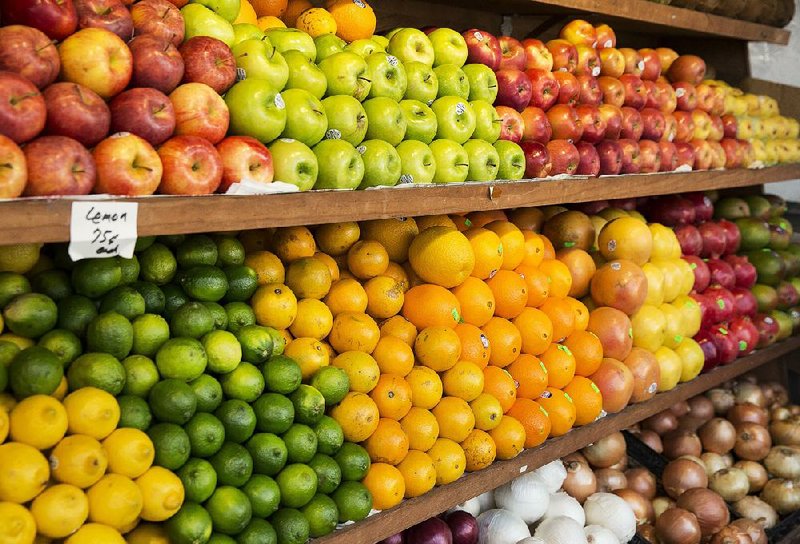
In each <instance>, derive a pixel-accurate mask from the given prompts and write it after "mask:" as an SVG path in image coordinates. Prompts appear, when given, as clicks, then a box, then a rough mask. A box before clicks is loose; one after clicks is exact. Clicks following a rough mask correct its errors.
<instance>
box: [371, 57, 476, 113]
mask: <svg viewBox="0 0 800 544" xmlns="http://www.w3.org/2000/svg"><path fill="white" fill-rule="evenodd" d="M366 62H367V77H368V78H369V80H370V81H371V83H372V85H370V89H369V94H368V95H367V98H376V97H379V96H385V97H387V98H391V99H392V100H394V101H395V102H399V101H400V100H402V99H403V96H404V95H405V93H406V87H407V86H408V78H407V76H406V70H405V68H404V67H403V65H402V64H400V61H398V60H397V58H396V57H393V56H392V55H389V54H388V53H382V52H377V53H373V54H371V55H370V56H368V57H367V58H366ZM449 66H453V65H452V64H451V65H449ZM459 70H460V69H459ZM465 77H466V76H465Z"/></svg>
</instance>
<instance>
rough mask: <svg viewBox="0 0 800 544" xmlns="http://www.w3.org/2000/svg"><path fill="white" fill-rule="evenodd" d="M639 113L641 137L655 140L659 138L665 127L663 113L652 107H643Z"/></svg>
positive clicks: (662, 134)
mask: <svg viewBox="0 0 800 544" xmlns="http://www.w3.org/2000/svg"><path fill="white" fill-rule="evenodd" d="M640 115H641V119H642V138H644V139H645V140H653V141H655V142H657V141H659V140H661V137H662V136H664V129H665V127H666V120H665V119H664V114H663V113H661V112H660V111H658V110H656V109H653V108H645V109H643V110H642V112H641V114H640Z"/></svg>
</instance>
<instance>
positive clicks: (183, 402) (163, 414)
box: [147, 379, 197, 425]
mask: <svg viewBox="0 0 800 544" xmlns="http://www.w3.org/2000/svg"><path fill="white" fill-rule="evenodd" d="M147 401H148V403H149V404H150V409H151V410H152V411H153V416H155V418H156V419H157V420H159V421H162V422H164V423H177V424H178V425H183V424H184V423H186V422H187V421H189V420H190V419H191V418H192V416H193V415H194V413H195V411H196V410H197V398H195V396H194V391H192V388H191V387H189V385H188V384H187V383H186V382H183V381H181V380H175V379H168V380H163V381H160V382H158V383H157V384H155V385H154V386H153V388H152V389H151V390H150V394H149V395H148V396H147Z"/></svg>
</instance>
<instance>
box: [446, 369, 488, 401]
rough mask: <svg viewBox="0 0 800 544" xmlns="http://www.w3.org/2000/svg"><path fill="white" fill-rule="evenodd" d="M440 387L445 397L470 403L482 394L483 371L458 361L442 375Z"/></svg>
mask: <svg viewBox="0 0 800 544" xmlns="http://www.w3.org/2000/svg"><path fill="white" fill-rule="evenodd" d="M442 386H443V388H444V394H445V395H450V396H453V397H458V398H460V399H464V400H465V401H467V402H470V401H472V400H475V399H476V398H478V395H480V394H481V393H483V371H482V370H481V367H479V366H478V365H476V364H475V363H471V362H469V361H459V362H457V363H456V364H455V366H453V367H452V368H451V369H449V370H447V371H445V372H444V373H443V374H442Z"/></svg>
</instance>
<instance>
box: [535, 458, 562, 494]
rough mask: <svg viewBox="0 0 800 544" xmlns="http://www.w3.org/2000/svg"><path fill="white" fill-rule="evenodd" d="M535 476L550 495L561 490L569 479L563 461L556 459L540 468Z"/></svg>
mask: <svg viewBox="0 0 800 544" xmlns="http://www.w3.org/2000/svg"><path fill="white" fill-rule="evenodd" d="M533 474H534V475H535V476H536V477H537V478H538V479H539V480H540V481H541V482H542V483H543V484H544V486H545V487H546V488H547V491H548V492H549V493H555V492H556V491H558V490H559V489H561V485H562V484H563V483H564V479H565V478H566V477H567V469H566V468H564V463H562V462H561V460H559V459H556V460H555V461H551V462H549V463H547V464H546V465H542V466H540V467H539V468H537V469H536V470H534V471H533Z"/></svg>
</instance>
